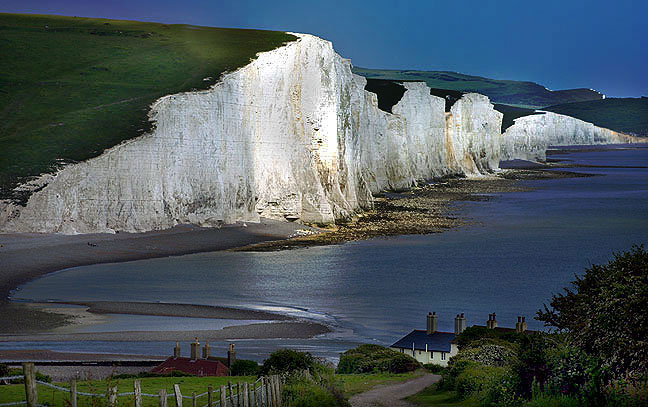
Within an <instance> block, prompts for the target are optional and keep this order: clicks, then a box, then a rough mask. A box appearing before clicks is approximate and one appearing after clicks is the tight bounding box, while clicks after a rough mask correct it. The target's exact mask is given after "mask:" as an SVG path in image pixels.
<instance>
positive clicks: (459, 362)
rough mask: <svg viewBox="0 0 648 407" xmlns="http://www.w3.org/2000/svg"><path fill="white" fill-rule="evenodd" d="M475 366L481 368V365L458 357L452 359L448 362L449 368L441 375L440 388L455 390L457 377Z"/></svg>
mask: <svg viewBox="0 0 648 407" xmlns="http://www.w3.org/2000/svg"><path fill="white" fill-rule="evenodd" d="M474 366H479V363H477V362H475V361H472V360H466V359H461V358H458V357H456V356H455V357H453V358H451V359H450V361H449V362H448V366H447V367H446V368H445V370H444V371H443V373H442V374H441V382H440V383H439V387H440V388H442V389H444V390H455V388H456V384H457V377H458V376H459V375H460V374H461V373H463V371H464V370H466V369H469V368H472V367H474Z"/></svg>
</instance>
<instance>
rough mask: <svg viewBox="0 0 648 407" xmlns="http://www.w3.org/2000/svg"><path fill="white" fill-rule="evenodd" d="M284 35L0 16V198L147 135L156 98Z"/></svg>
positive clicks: (205, 82) (204, 79) (205, 81)
mask: <svg viewBox="0 0 648 407" xmlns="http://www.w3.org/2000/svg"><path fill="white" fill-rule="evenodd" d="M294 39H295V37H294V36H292V35H289V34H286V33H283V32H273V31H259V30H239V29H223V28H210V27H198V26H190V25H166V24H157V23H143V22H136V21H119V20H106V19H95V18H80V17H59V16H43V15H17V14H0V55H1V56H2V57H0V199H2V198H12V199H14V200H16V201H24V199H25V198H26V197H25V196H19V195H17V194H15V193H14V192H12V191H11V190H12V189H13V187H15V186H16V185H17V184H18V183H19V182H21V181H25V180H26V179H29V177H32V176H37V175H39V174H41V173H43V172H51V171H53V170H55V169H56V167H57V165H59V164H61V163H66V162H75V161H81V160H86V159H88V158H91V157H94V156H97V155H99V154H101V152H102V151H103V150H104V149H106V148H109V147H112V146H115V145H116V144H119V143H120V142H121V141H123V140H127V139H130V138H133V137H135V136H137V135H139V134H142V133H143V132H145V131H147V130H148V129H149V127H150V124H149V122H148V119H147V113H148V110H149V106H150V105H151V103H152V102H154V101H155V100H156V99H158V98H159V97H161V96H163V95H166V94H172V93H177V92H183V91H189V90H192V89H204V88H207V87H208V86H210V85H212V84H214V83H215V82H216V81H217V80H218V79H219V77H220V75H221V74H222V73H223V72H226V71H232V70H234V69H236V68H238V67H241V66H243V65H245V64H247V63H248V62H249V61H250V59H252V58H254V57H255V55H256V53H257V52H261V51H268V50H271V49H274V48H276V47H278V46H280V45H281V44H283V43H285V42H288V41H292V40H294Z"/></svg>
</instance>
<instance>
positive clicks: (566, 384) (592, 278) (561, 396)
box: [411, 246, 648, 407]
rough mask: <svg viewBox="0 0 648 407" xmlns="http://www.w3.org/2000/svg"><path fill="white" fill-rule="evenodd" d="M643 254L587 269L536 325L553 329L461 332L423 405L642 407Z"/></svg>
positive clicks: (637, 249)
mask: <svg viewBox="0 0 648 407" xmlns="http://www.w3.org/2000/svg"><path fill="white" fill-rule="evenodd" d="M647 301H648V252H647V251H646V250H645V248H644V247H643V246H634V247H632V249H631V250H630V251H627V252H622V253H618V254H615V255H614V258H613V259H612V260H611V261H610V262H609V263H607V264H604V265H592V266H591V267H589V268H587V269H586V270H585V273H584V274H583V276H577V277H576V280H575V281H573V282H572V286H571V287H570V288H566V289H565V291H564V293H559V294H556V295H554V296H553V297H552V299H551V301H550V302H549V304H548V305H545V306H544V309H543V310H541V311H539V312H538V315H537V317H536V318H537V319H538V320H540V321H543V322H545V324H546V325H547V326H549V327H553V328H554V330H553V331H551V332H549V333H545V332H528V333H510V334H502V333H498V332H497V331H494V330H488V329H481V328H475V327H473V328H468V329H466V331H464V332H463V333H462V334H461V335H460V336H459V337H458V344H459V348H460V350H459V353H458V354H457V355H456V356H455V357H453V358H452V359H450V361H449V363H448V367H447V368H446V369H444V370H443V372H442V376H443V379H442V381H441V383H440V384H439V385H438V386H435V387H433V388H429V389H426V391H424V392H423V393H420V394H418V395H416V396H414V397H412V398H411V401H412V402H415V403H416V404H418V405H427V406H443V405H448V406H451V405H452V406H455V405H456V406H520V407H522V406H525V407H531V406H538V407H541V406H579V407H580V406H583V407H584V406H624V407H625V406H645V405H647V404H648V362H647V361H648V357H647V355H648V354H647V352H648V342H646V338H648V319H647V317H646V315H645V310H646V308H647V306H648V304H647Z"/></svg>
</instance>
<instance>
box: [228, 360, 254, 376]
mask: <svg viewBox="0 0 648 407" xmlns="http://www.w3.org/2000/svg"><path fill="white" fill-rule="evenodd" d="M257 373H259V364H258V363H257V362H255V361H253V360H245V359H237V360H236V362H234V363H233V364H232V368H231V369H230V374H231V375H232V376H254V375H256V374H257Z"/></svg>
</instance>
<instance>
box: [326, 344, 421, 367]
mask: <svg viewBox="0 0 648 407" xmlns="http://www.w3.org/2000/svg"><path fill="white" fill-rule="evenodd" d="M419 368H421V364H420V363H419V362H417V361H416V359H414V358H413V357H411V356H408V355H406V354H404V353H397V352H394V351H393V350H392V349H389V348H386V347H384V346H380V345H360V346H358V347H357V348H354V349H349V350H348V351H346V352H344V353H343V354H342V355H340V362H339V363H338V366H337V372H338V373H407V372H413V371H415V370H416V369H419Z"/></svg>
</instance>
